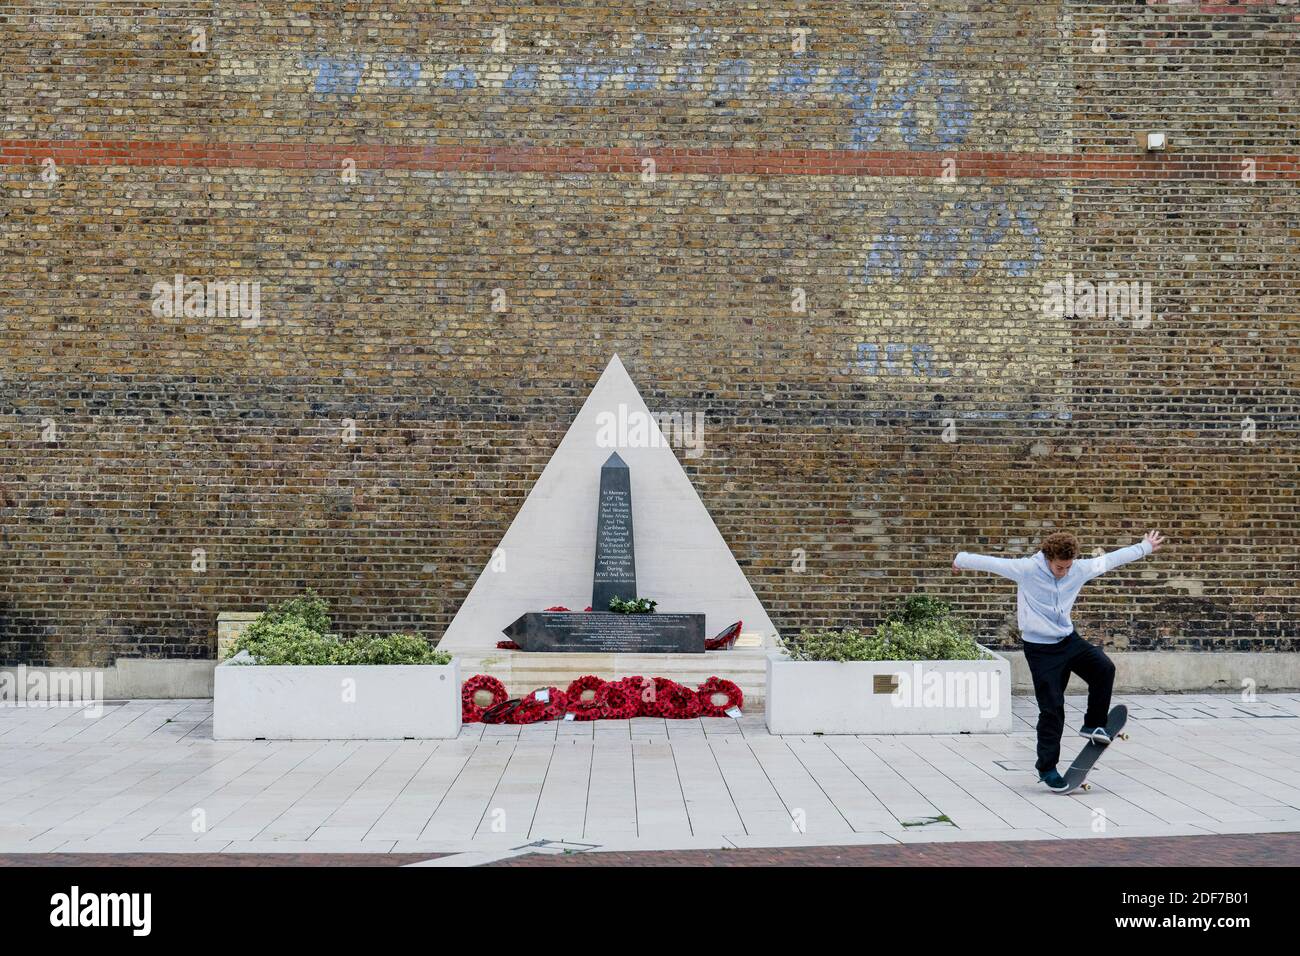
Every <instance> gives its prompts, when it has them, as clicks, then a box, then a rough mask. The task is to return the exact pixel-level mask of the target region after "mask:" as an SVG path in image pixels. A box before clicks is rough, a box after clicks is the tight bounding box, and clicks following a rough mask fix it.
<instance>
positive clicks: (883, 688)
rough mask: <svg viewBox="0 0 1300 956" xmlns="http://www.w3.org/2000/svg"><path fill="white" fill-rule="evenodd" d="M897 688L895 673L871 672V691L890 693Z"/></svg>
mask: <svg viewBox="0 0 1300 956" xmlns="http://www.w3.org/2000/svg"><path fill="white" fill-rule="evenodd" d="M896 690H898V675H897V674H873V675H872V677H871V691H872V693H875V694H892V693H893V692H894V691H896Z"/></svg>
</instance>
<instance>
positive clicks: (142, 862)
mask: <svg viewBox="0 0 1300 956" xmlns="http://www.w3.org/2000/svg"><path fill="white" fill-rule="evenodd" d="M442 856H447V854H446V853H3V854H0V867H4V866H405V865H406V864H407V863H419V862H420V861H421V860H436V859H438V858H439V857H442Z"/></svg>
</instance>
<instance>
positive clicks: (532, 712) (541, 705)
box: [510, 687, 567, 724]
mask: <svg viewBox="0 0 1300 956" xmlns="http://www.w3.org/2000/svg"><path fill="white" fill-rule="evenodd" d="M543 691H544V692H545V696H546V700H542V699H541V698H540V697H539V696H538V695H540V694H542V693H543ZM566 701H567V697H566V695H565V693H564V691H562V690H560V689H559V688H558V687H543V688H539V689H538V690H535V691H533V692H532V693H530V694H528V695H527V696H526V697H525V698H524V699H523V700H521V701H520V702H519V706H518V707H516V708H515V711H514V713H513V714H511V715H510V722H511V723H512V724H535V723H537V722H538V721H539V720H559V719H560V718H561V717H563V716H564V706H565V703H566Z"/></svg>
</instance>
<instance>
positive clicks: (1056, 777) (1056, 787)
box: [1038, 769, 1069, 793]
mask: <svg viewBox="0 0 1300 956" xmlns="http://www.w3.org/2000/svg"><path fill="white" fill-rule="evenodd" d="M1038 779H1039V780H1040V781H1041V782H1043V783H1045V784H1047V789H1048V790H1051V791H1052V792H1053V793H1065V791H1066V790H1068V789H1069V784H1067V783H1066V782H1065V778H1064V777H1062V776H1061V775H1060V774H1059V773H1057V772H1056V770H1054V769H1053V770H1049V771H1047V773H1040V774H1039V775H1038Z"/></svg>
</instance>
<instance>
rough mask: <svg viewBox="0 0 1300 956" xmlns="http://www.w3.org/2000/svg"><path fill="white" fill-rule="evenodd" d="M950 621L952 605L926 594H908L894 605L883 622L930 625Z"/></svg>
mask: <svg viewBox="0 0 1300 956" xmlns="http://www.w3.org/2000/svg"><path fill="white" fill-rule="evenodd" d="M951 619H952V605H951V604H949V603H948V602H947V601H941V600H939V599H938V598H935V597H931V596H930V595H928V594H909V595H908V596H907V597H905V598H904V599H903V600H901V601H899V602H898V603H897V604H896V605H894V608H893V610H891V611H890V612H889V613H888V614H887V615H885V621H886V622H887V623H888V622H891V621H892V622H898V623H901V624H930V623H933V622H936V621H948V620H951Z"/></svg>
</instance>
